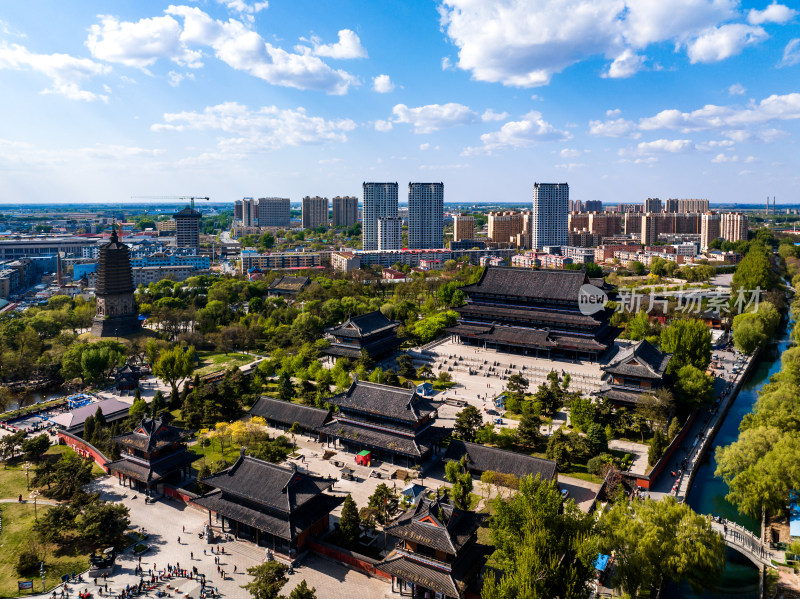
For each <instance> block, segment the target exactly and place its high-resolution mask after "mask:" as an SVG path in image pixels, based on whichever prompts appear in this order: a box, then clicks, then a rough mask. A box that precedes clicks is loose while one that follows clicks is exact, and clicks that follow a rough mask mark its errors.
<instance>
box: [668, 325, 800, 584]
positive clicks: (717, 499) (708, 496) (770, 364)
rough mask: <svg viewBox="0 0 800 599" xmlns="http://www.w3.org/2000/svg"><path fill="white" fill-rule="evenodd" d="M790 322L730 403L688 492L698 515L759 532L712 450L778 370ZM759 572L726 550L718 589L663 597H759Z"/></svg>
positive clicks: (732, 432) (725, 440) (735, 428)
mask: <svg viewBox="0 0 800 599" xmlns="http://www.w3.org/2000/svg"><path fill="white" fill-rule="evenodd" d="M791 328H792V323H791V322H788V323H786V324H785V325H783V328H782V330H781V334H780V336H779V337H778V338H777V340H776V341H775V342H772V343H770V344H769V345H768V346H766V347H764V348H763V350H762V351H761V355H760V356H759V359H758V363H757V364H756V365H755V366H754V367H753V369H752V370H751V371H750V374H749V376H748V377H747V379H746V380H745V382H744V384H743V385H742V388H741V390H740V391H739V395H738V396H737V397H736V400H735V401H734V402H733V404H732V405H731V408H730V411H729V412H728V415H727V417H726V418H725V421H724V422H723V423H722V426H721V427H720V429H719V432H718V433H717V436H716V437H715V438H714V443H713V444H712V446H711V448H710V449H709V451H708V453H707V454H706V457H705V459H704V460H703V462H702V464H701V465H700V468H699V469H698V470H697V475H696V476H695V479H694V484H693V485H692V489H691V491H690V492H689V505H690V506H691V507H692V509H694V510H695V511H696V512H699V513H701V514H715V515H718V516H723V517H725V518H727V519H729V520H733V521H735V522H738V523H739V524H742V525H743V526H746V527H747V528H748V529H750V530H751V531H753V532H755V533H756V534H759V533H760V530H761V523H760V522H759V521H758V520H756V519H755V518H750V517H748V516H742V515H741V514H739V512H737V511H736V508H735V507H733V506H732V505H731V504H730V503H728V502H727V501H726V500H725V495H727V493H728V485H726V484H725V482H724V481H723V480H722V479H721V478H717V477H716V476H714V470H716V468H717V462H716V460H715V459H714V452H715V451H716V449H717V447H718V446H720V445H729V444H730V443H733V442H734V441H736V439H737V437H738V436H739V424H740V423H741V422H742V418H744V416H745V415H746V414H749V413H750V412H752V410H753V406H754V405H755V403H756V400H757V399H758V392H759V390H760V389H761V387H763V386H764V383H766V382H767V381H768V380H769V377H770V376H772V375H773V374H775V373H776V372H778V371H779V370H780V369H781V354H783V352H784V350H786V349H787V348H788V347H789V346H790V341H789V334H790V332H791ZM758 584H759V575H758V570H757V569H756V567H755V566H754V565H753V564H752V563H751V562H750V560H748V559H747V558H745V557H743V556H741V555H740V554H739V553H737V552H736V551H733V550H732V549H728V556H727V564H726V568H725V574H724V576H723V578H722V582H721V583H720V585H719V587H718V589H717V590H716V591H714V592H706V593H700V594H696V593H694V592H692V590H691V589H690V588H689V585H688V584H686V583H684V584H682V585H675V586H672V585H670V586H668V587H667V588H666V589H665V592H664V597H675V598H676V599H730V598H735V599H758Z"/></svg>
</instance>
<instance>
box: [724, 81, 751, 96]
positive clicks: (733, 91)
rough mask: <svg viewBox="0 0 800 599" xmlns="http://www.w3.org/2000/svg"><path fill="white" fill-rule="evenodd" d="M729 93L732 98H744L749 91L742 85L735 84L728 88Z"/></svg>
mask: <svg viewBox="0 0 800 599" xmlns="http://www.w3.org/2000/svg"><path fill="white" fill-rule="evenodd" d="M728 93H729V94H730V95H731V96H743V95H744V94H745V93H747V89H746V88H745V86H744V85H742V84H741V83H734V84H733V85H731V86H730V87H729V88H728Z"/></svg>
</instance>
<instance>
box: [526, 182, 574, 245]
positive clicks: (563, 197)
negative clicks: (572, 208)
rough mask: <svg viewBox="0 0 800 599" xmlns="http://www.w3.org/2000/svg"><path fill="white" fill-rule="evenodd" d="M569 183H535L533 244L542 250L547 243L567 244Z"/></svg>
mask: <svg viewBox="0 0 800 599" xmlns="http://www.w3.org/2000/svg"><path fill="white" fill-rule="evenodd" d="M568 214H569V185H567V184H566V183H534V184H533V210H532V227H531V245H532V247H533V248H534V249H537V250H540V249H542V248H544V246H546V245H567V237H568V235H567V231H568V229H567V215H568Z"/></svg>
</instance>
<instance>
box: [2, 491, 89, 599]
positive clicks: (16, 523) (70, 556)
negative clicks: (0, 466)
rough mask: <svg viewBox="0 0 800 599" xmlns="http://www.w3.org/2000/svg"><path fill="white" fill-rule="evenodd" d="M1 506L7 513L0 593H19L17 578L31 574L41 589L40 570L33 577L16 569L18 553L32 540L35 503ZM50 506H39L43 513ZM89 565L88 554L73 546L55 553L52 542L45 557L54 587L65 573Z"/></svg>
mask: <svg viewBox="0 0 800 599" xmlns="http://www.w3.org/2000/svg"><path fill="white" fill-rule="evenodd" d="M23 479H24V477H23ZM0 509H1V510H2V514H3V532H2V533H0V597H16V596H17V595H18V593H17V581H18V580H31V578H33V581H34V589H35V590H36V591H37V592H40V591H41V584H42V579H41V577H39V575H38V572H37V573H36V575H35V576H33V577H31V576H27V577H23V576H19V575H18V574H17V571H16V562H17V556H18V555H19V553H20V551H22V550H24V549H26V548H27V547H28V545H29V543H30V536H31V527H32V526H33V524H34V508H33V505H32V504H22V505H20V504H16V503H6V504H2V506H0ZM48 509H49V507H47V506H41V505H40V506H38V508H37V513H38V515H39V517H41V516H42V515H43V514H44V513H45V512H46V511H47V510H48ZM88 567H89V556H88V554H83V553H79V552H78V551H77V550H74V549H71V548H70V549H68V550H67V552H66V554H61V553H59V554H58V555H53V546H50V547H49V548H48V551H47V556H46V558H45V571H46V578H45V583H46V586H47V588H51V587H52V586H54V585H55V584H57V583H59V582H61V576H62V575H63V574H67V573H70V574H71V573H72V572H83V571H84V570H85V569H86V568H88Z"/></svg>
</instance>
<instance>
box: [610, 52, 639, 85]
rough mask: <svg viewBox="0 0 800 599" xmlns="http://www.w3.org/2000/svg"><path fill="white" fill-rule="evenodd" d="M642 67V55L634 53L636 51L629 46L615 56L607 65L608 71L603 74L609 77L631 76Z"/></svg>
mask: <svg viewBox="0 0 800 599" xmlns="http://www.w3.org/2000/svg"><path fill="white" fill-rule="evenodd" d="M643 67H644V56H640V55H638V54H636V52H634V51H633V50H631V49H630V48H625V50H623V52H622V54H620V55H619V56H617V57H616V58H615V59H614V62H612V63H611V64H610V65H609V67H608V71H607V72H606V73H605V75H604V76H605V77H610V78H611V79H624V78H626V77H632V76H633V75H635V74H636V73H638V72H639V71H641V70H642V68H643Z"/></svg>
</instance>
